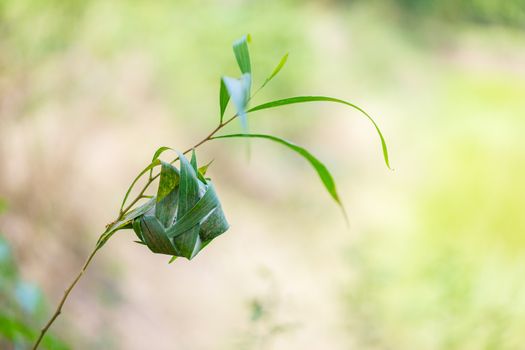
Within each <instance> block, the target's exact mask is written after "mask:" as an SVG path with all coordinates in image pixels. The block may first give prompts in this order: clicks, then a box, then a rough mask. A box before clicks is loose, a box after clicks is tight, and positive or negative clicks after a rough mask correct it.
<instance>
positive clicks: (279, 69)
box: [259, 53, 288, 90]
mask: <svg viewBox="0 0 525 350" xmlns="http://www.w3.org/2000/svg"><path fill="white" fill-rule="evenodd" d="M286 61H288V53H286V54H285V55H284V56H283V57H282V58H281V60H280V61H279V64H277V66H276V67H275V68H274V70H273V72H272V74H270V76H269V77H268V78H266V80H265V81H264V83H263V84H262V85H261V87H260V88H259V90H260V89H262V88H263V87H265V86H266V84H268V83H269V82H270V80H272V79H273V78H275V76H276V75H277V74H279V72H280V71H281V69H283V67H284V65H285V64H286Z"/></svg>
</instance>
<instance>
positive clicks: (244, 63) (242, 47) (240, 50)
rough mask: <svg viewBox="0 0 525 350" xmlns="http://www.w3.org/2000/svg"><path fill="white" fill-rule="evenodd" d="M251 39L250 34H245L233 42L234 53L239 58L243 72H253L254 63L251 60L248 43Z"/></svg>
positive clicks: (238, 61) (238, 62)
mask: <svg viewBox="0 0 525 350" xmlns="http://www.w3.org/2000/svg"><path fill="white" fill-rule="evenodd" d="M250 41H251V37H250V34H248V35H244V36H243V37H242V38H240V39H238V40H236V41H235V42H234V43H233V53H234V54H235V58H236V59H237V64H238V65H239V69H240V70H241V73H242V74H245V73H251V72H252V65H251V62H250V51H249V49H248V43H249V42H250Z"/></svg>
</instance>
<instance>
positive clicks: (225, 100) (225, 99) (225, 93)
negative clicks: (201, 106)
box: [219, 79, 230, 124]
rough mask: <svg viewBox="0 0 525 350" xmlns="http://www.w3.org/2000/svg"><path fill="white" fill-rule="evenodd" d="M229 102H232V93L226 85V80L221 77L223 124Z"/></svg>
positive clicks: (221, 120)
mask: <svg viewBox="0 0 525 350" xmlns="http://www.w3.org/2000/svg"><path fill="white" fill-rule="evenodd" d="M228 102H230V94H229V93H228V90H227V89H226V85H224V81H223V80H222V79H221V89H220V91H219V106H220V109H221V117H220V123H221V124H222V122H223V119H224V112H225V111H226V107H227V106H228Z"/></svg>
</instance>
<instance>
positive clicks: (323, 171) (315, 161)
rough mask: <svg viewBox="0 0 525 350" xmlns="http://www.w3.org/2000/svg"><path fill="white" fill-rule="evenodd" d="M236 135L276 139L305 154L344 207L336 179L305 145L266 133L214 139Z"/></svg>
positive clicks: (328, 189)
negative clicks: (338, 192)
mask: <svg viewBox="0 0 525 350" xmlns="http://www.w3.org/2000/svg"><path fill="white" fill-rule="evenodd" d="M234 137H250V138H261V139H268V140H272V141H275V142H277V143H280V144H282V145H285V146H286V147H288V148H290V149H291V150H293V151H295V152H297V153H299V154H300V155H301V156H303V157H304V158H305V159H306V160H307V161H308V162H309V163H310V164H311V165H312V166H313V167H314V169H315V171H316V172H317V174H318V175H319V177H320V178H321V181H322V183H323V185H324V187H325V188H326V190H327V191H328V193H329V194H330V196H331V197H332V198H333V199H334V200H335V201H336V202H337V204H339V206H341V207H342V203H341V200H340V199H339V195H338V194H337V189H336V186H335V181H334V179H333V177H332V175H331V174H330V172H329V171H328V169H327V168H326V166H325V165H324V164H323V163H321V161H320V160H319V159H317V158H316V157H314V156H313V155H312V154H311V153H310V152H308V151H307V150H306V149H304V148H303V147H300V146H298V145H296V144H294V143H292V142H290V141H287V140H284V139H282V138H280V137H276V136H273V135H265V134H230V135H221V136H215V137H212V140H213V139H223V138H234Z"/></svg>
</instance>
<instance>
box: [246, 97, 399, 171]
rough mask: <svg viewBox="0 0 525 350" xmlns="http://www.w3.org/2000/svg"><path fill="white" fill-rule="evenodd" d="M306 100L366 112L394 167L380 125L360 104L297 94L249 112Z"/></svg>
mask: <svg viewBox="0 0 525 350" xmlns="http://www.w3.org/2000/svg"><path fill="white" fill-rule="evenodd" d="M305 102H334V103H341V104H344V105H347V106H350V107H352V108H354V109H357V110H358V111H359V112H361V113H362V114H364V115H365V116H366V117H367V118H368V119H369V120H370V121H371V122H372V124H373V125H374V127H375V129H376V131H377V133H378V135H379V138H380V139H381V147H382V149H383V158H384V159H385V163H386V166H387V167H388V168H389V169H392V168H391V167H390V162H389V159H388V149H387V146H386V142H385V138H384V137H383V134H382V133H381V130H380V129H379V126H378V125H377V124H376V122H375V121H374V119H373V118H372V117H371V116H370V115H369V114H368V113H367V112H365V110H363V109H362V108H361V107H359V106H357V105H355V104H353V103H350V102H348V101H344V100H340V99H338V98H333V97H327V96H297V97H290V98H285V99H282V100H276V101H271V102H267V103H263V104H261V105H258V106H255V107H253V108H250V109H249V110H248V113H250V112H256V111H260V110H263V109H268V108H275V107H280V106H285V105H290V104H295V103H305Z"/></svg>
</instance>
